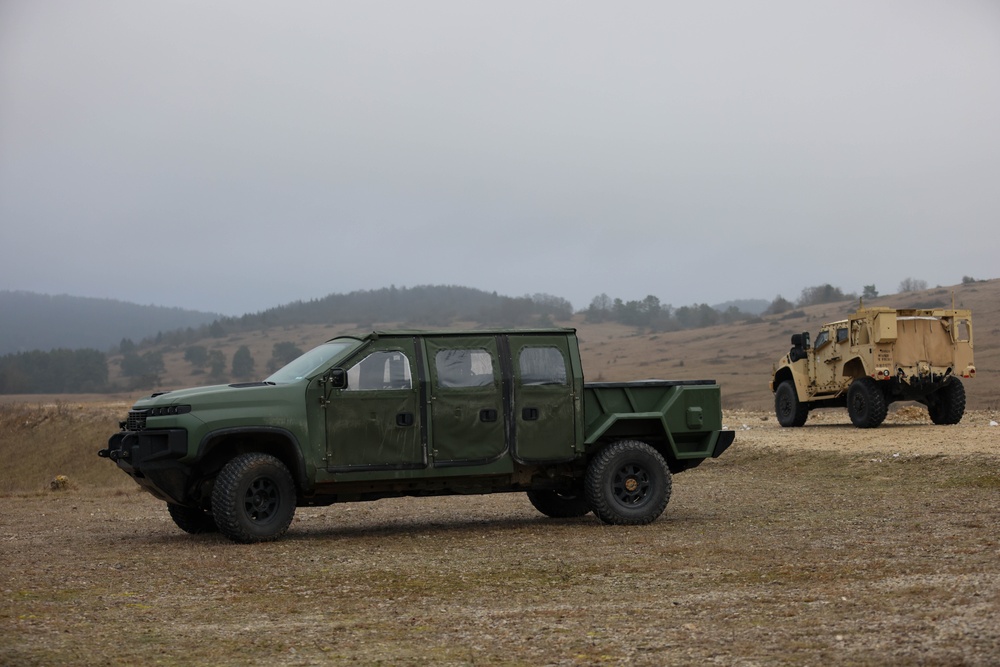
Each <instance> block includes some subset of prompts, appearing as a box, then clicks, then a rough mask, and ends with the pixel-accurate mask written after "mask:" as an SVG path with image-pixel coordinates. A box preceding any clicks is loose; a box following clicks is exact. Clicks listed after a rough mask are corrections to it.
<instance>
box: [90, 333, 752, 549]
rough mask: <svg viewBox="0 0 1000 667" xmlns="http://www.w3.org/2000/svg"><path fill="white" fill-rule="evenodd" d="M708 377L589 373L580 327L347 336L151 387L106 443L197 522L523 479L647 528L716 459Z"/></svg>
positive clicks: (175, 511)
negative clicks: (256, 365)
mask: <svg viewBox="0 0 1000 667" xmlns="http://www.w3.org/2000/svg"><path fill="white" fill-rule="evenodd" d="M732 442H733V432H732V431H728V430H722V411H721V402H720V396H719V386H718V385H717V384H716V383H715V382H714V381H712V380H685V381H659V380H650V381H642V382H629V383H612V382H601V383H594V384H587V385H584V382H583V371H582V368H581V364H580V352H579V348H578V345H577V338H576V332H575V330H573V329H538V330H502V331H500V330H495V331H469V332H453V331H440V332H426V331H385V332H373V333H370V334H367V335H361V336H340V337H337V338H334V339H332V340H330V341H328V342H326V343H323V344H322V345H319V346H318V347H316V348H315V349H313V350H311V351H309V352H306V353H305V354H303V355H302V356H301V357H299V358H298V359H296V360H294V361H292V362H291V363H289V364H288V365H287V366H285V367H284V368H282V369H281V370H279V371H277V372H276V373H274V374H273V375H271V376H270V377H269V378H267V379H266V380H264V381H262V382H248V383H242V384H231V385H223V386H215V387H202V388H197V389H185V390H180V391H170V392H165V393H160V394H154V395H152V396H150V397H149V398H144V399H142V400H139V401H138V402H136V404H135V405H134V406H133V407H132V409H131V410H130V411H129V413H128V419H127V420H125V421H123V422H121V431H120V432H118V433H116V434H114V435H113V436H112V437H111V439H110V440H109V442H108V447H107V449H102V450H101V451H100V452H99V454H100V456H102V457H106V458H110V459H111V460H112V461H114V462H115V463H116V464H117V465H118V467H119V468H121V469H122V470H124V471H125V472H126V473H128V474H129V475H130V476H131V477H132V478H133V479H134V480H135V481H136V482H137V483H138V484H139V485H140V486H141V487H142V488H144V489H146V490H147V491H149V492H150V493H152V494H153V495H154V496H156V497H157V498H159V499H160V500H163V501H165V502H166V503H167V508H168V510H169V513H170V516H171V517H172V518H173V520H174V522H175V523H176V524H177V525H178V526H179V527H180V528H181V529H183V530H185V531H187V532H189V533H201V532H207V531H213V530H219V531H221V532H222V533H223V534H224V535H225V536H226V537H228V538H230V539H232V540H234V541H236V542H244V543H249V542H260V541H267V540H273V539H276V538H278V537H280V536H281V535H282V534H283V533H284V532H285V531H286V530H287V528H288V526H289V524H290V523H291V521H292V515H293V514H294V512H295V508H296V507H297V506H307V505H329V504H332V503H339V502H351V501H361V500H376V499H379V498H389V497H401V496H434V495H448V494H479V493H495V492H514V491H521V492H526V493H527V496H528V498H529V500H530V501H531V503H532V504H533V505H534V506H535V507H536V508H537V509H538V510H539V511H540V512H542V513H543V514H546V515H548V516H553V517H575V516H583V515H585V514H587V513H588V512H591V511H592V512H594V514H596V515H597V517H598V518H600V519H601V520H602V521H604V522H606V523H610V524H645V523H649V522H651V521H653V520H655V519H656V518H657V517H658V516H659V515H660V514H661V513H662V512H663V510H664V509H665V508H666V505H667V502H668V501H669V499H670V493H671V474H672V473H679V472H681V471H683V470H687V469H689V468H694V467H695V466H697V465H698V464H700V463H701V462H702V461H703V460H704V459H706V458H708V457H717V456H719V455H720V454H722V452H723V451H725V450H726V448H727V447H729V445H730V444H731V443H732Z"/></svg>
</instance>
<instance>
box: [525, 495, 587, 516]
mask: <svg viewBox="0 0 1000 667" xmlns="http://www.w3.org/2000/svg"><path fill="white" fill-rule="evenodd" d="M528 500H529V501H530V502H531V504H532V506H533V507H534V508H535V509H536V510H538V511H539V512H541V513H542V514H544V515H545V516H550V517H553V518H555V519H572V518H575V517H578V516H583V515H585V514H587V513H589V512H590V503H588V502H587V498H586V496H585V495H584V494H583V493H582V491H581V492H580V493H571V492H564V491H528Z"/></svg>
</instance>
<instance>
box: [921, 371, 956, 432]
mask: <svg viewBox="0 0 1000 667" xmlns="http://www.w3.org/2000/svg"><path fill="white" fill-rule="evenodd" d="M927 413H928V414H929V415H930V416H931V421H932V422H934V423H935V424H940V425H942V426H950V425H952V424H957V423H958V422H960V421H962V416H963V415H965V385H963V384H962V381H961V380H959V379H958V378H957V377H954V376H952V377H950V378H948V380H947V382H945V383H944V386H943V387H941V388H940V389H938V390H937V391H936V392H934V394H933V395H931V397H930V399H929V400H928V402H927Z"/></svg>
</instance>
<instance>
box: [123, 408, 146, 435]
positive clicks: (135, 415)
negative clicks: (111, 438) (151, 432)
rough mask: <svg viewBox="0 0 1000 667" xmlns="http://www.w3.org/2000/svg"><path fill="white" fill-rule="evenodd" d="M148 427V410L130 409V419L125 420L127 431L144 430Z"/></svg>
mask: <svg viewBox="0 0 1000 667" xmlns="http://www.w3.org/2000/svg"><path fill="white" fill-rule="evenodd" d="M145 428H146V411H145V410H129V411H128V419H127V420H126V421H125V430H126V431H142V430H145Z"/></svg>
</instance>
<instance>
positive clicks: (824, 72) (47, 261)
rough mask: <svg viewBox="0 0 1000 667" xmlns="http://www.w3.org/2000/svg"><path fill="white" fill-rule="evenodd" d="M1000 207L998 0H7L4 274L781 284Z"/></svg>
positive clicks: (280, 288)
mask: <svg viewBox="0 0 1000 667" xmlns="http://www.w3.org/2000/svg"><path fill="white" fill-rule="evenodd" d="M998 223H1000V2H996V0H979V1H977V0H965V1H962V0H949V1H930V0H901V1H885V2H879V1H872V0H838V1H836V2H834V1H822V0H820V1H809V2H801V1H798V0H789V1H786V2H778V1H761V2H746V1H742V0H733V1H717V2H693V1H685V2H668V1H657V2H580V1H574V2H539V1H531V2H509V1H504V2H468V1H456V2H427V1H422V2H350V3H348V2H327V1H322V2H320V1H317V2H302V1H292V2H276V1H275V2H247V1H245V0H240V1H238V2H237V1H235V0H226V1H215V2H207V1H204V0H198V1H191V2H181V1H170V2H134V1H132V0H121V1H116V2H103V1H97V0H92V1H85V2H58V1H39V0H0V289H20V290H31V291H37V292H45V293H53V294H61V293H66V294H73V295H79V296H96V297H108V298H115V299H122V300H127V301H135V302H138V303H144V304H146V303H152V304H157V305H166V306H182V307H187V308H195V309H201V310H210V311H216V312H222V313H226V314H242V313H245V312H254V311H258V310H263V309H265V308H269V307H271V306H275V305H279V304H282V303H287V302H289V301H294V300H297V299H303V300H307V299H312V298H317V297H321V296H324V295H326V294H329V293H331V292H349V291H352V290H357V289H377V288H380V287H387V286H389V285H393V284H394V285H396V286H397V287H401V286H407V287H412V286H416V285H424V284H457V285H466V286H470V287H476V288H480V289H484V290H489V291H497V292H499V293H501V294H507V295H510V296H521V295H524V294H533V293H540V292H541V293H548V294H553V295H556V296H561V297H565V298H567V299H569V300H570V301H571V302H572V304H573V306H574V307H575V308H578V309H580V308H585V307H586V306H587V305H588V304H589V303H590V300H591V299H592V298H593V297H594V296H595V295H597V294H600V293H602V292H604V293H607V294H609V295H610V296H612V297H621V298H623V299H625V300H629V299H641V298H643V297H645V296H646V295H648V294H653V295H655V296H657V297H659V298H660V299H661V301H662V302H663V303H665V304H666V303H670V304H673V305H674V306H680V305H687V304H691V303H695V302H698V303H701V302H707V303H718V302H721V301H725V300H728V299H737V298H764V299H772V298H774V297H775V296H776V295H777V294H781V295H783V296H785V297H786V298H789V299H792V300H794V299H795V298H797V297H798V296H799V294H800V292H801V290H802V288H803V287H807V286H812V285H817V284H823V283H831V284H833V285H835V286H837V287H840V288H842V289H843V290H844V291H856V292H860V291H861V289H862V287H863V286H864V285H867V284H875V285H876V287H877V289H878V290H879V291H880V292H882V293H890V292H894V291H895V290H896V288H897V286H898V285H899V283H900V281H901V280H903V279H904V278H907V277H913V278H916V279H921V280H925V281H927V282H928V283H929V284H930V285H931V286H934V285H938V284H941V285H951V284H955V283H958V282H961V279H962V277H963V276H966V275H969V276H972V277H975V278H980V279H985V278H996V277H1000V269H998V266H1000V262H998V250H1000V248H998V246H1000V224H998Z"/></svg>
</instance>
